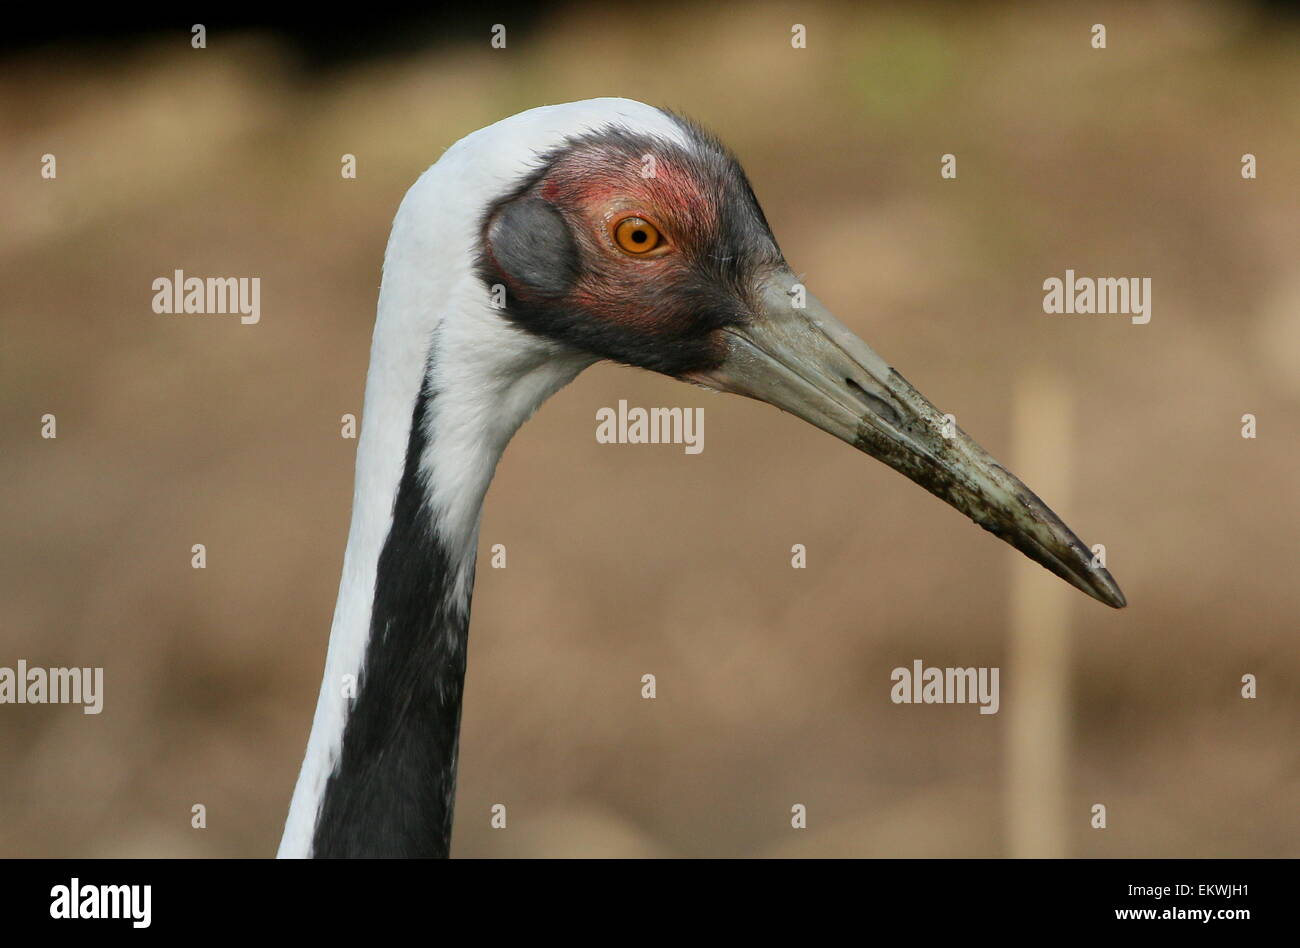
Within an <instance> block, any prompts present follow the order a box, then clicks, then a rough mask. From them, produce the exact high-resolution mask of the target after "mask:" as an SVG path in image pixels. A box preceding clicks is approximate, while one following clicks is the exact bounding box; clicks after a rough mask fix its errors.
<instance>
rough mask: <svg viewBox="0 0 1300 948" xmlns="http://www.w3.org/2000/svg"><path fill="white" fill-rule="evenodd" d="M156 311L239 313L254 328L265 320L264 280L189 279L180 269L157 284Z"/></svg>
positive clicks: (159, 279) (154, 308)
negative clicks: (263, 303)
mask: <svg viewBox="0 0 1300 948" xmlns="http://www.w3.org/2000/svg"><path fill="white" fill-rule="evenodd" d="M153 291H154V297H153V311H154V312H155V313H159V314H163V313H169V314H172V315H181V314H201V315H208V316H214V315H226V314H231V315H234V314H238V315H239V321H240V322H241V323H243V324H244V325H245V326H252V325H255V324H256V323H258V322H259V321H260V320H261V318H262V278H261V277H207V278H206V279H205V278H203V277H187V276H186V275H185V271H184V270H176V271H175V272H174V273H173V274H172V275H171V276H169V277H158V278H157V279H156V280H154V281H153Z"/></svg>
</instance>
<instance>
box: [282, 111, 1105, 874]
mask: <svg viewBox="0 0 1300 948" xmlns="http://www.w3.org/2000/svg"><path fill="white" fill-rule="evenodd" d="M796 284H797V280H796V277H795V275H794V273H793V272H792V271H791V269H790V268H789V266H788V265H787V264H786V262H785V258H784V257H783V256H782V254H781V251H780V249H779V248H778V247H777V243H776V240H775V238H774V237H773V236H772V232H771V230H770V229H769V227H768V224H767V220H766V219H765V218H764V216H763V211H762V209H761V208H760V207H759V205H758V201H757V199H756V198H755V197H754V193H753V191H752V190H751V188H750V185H749V181H748V179H747V178H746V177H745V173H744V171H743V170H742V169H741V167H740V165H739V163H738V162H737V161H736V159H735V158H734V157H733V156H732V155H731V153H730V152H729V151H727V149H726V148H724V147H723V146H722V145H721V144H720V143H719V142H718V141H717V140H715V139H714V138H712V137H710V136H709V135H708V134H706V133H705V132H703V131H701V130H700V129H699V128H698V127H696V126H695V125H693V124H691V123H690V122H688V121H686V120H685V119H682V118H680V117H678V116H676V115H674V114H672V113H669V112H666V111H662V110H660V109H656V108H652V107H650V106H647V105H644V104H642V103H639V102H634V101H631V100H628V99H614V98H606V99H591V100H587V101H583V102H573V103H569V104H566V105H555V106H547V107H543V108H537V109H532V110H530V111H527V112H523V113H520V114H519V115H515V116H512V117H511V118H507V119H505V120H503V121H500V122H497V123H496V124H494V125H490V126H488V127H486V128H483V129H480V130H479V131H477V132H474V133H473V134H471V135H468V136H466V137H465V138H463V139H461V140H460V141H459V142H457V143H456V144H455V145H453V146H452V147H451V148H449V149H447V151H446V153H445V154H444V155H443V156H442V158H441V159H439V161H438V162H437V163H436V164H435V165H433V166H432V167H431V168H429V169H428V170H427V171H426V172H425V173H424V174H423V175H421V177H420V179H419V180H418V181H416V183H415V184H414V185H413V186H412V187H411V189H410V190H409V191H408V192H407V194H406V197H405V199H404V200H403V201H402V204H401V207H400V208H399V209H398V212H397V216H396V218H395V220H394V221H393V229H392V235H391V236H390V238H389V241H388V249H387V252H386V254H385V257H384V272H383V282H382V285H381V288H380V291H379V308H378V317H377V319H376V322H375V331H374V339H373V342H372V344H371V350H370V370H369V374H368V376H367V378H366V393H365V406H364V420H363V424H362V428H361V437H360V440H359V443H358V447H357V465H356V487H355V493H354V495H353V510H352V525H351V531H350V533H349V536H348V546H347V552H346V554H345V555H344V560H343V577H342V580H341V582H340V583H339V597H338V604H337V607H336V609H335V613H334V623H333V627H332V629H331V632H330V641H329V651H328V655H327V657H326V661H325V675H324V681H323V684H322V686H321V691H320V698H319V701H318V703H317V706H316V714H315V718H314V720H313V723H312V729H311V737H310V740H309V741H308V744H307V752H306V757H305V760H304V762H303V766H302V771H301V773H300V775H299V777H298V783H297V786H296V788H295V789H294V793H293V800H292V803H291V805H290V809H289V818H288V822H287V825H286V826H285V831H284V838H283V840H282V842H281V844H280V851H279V854H280V855H281V856H319V857H330V856H446V855H448V852H449V849H450V845H451V825H452V808H453V803H454V797H455V789H456V758H457V749H458V740H459V731H460V717H461V700H462V690H463V685H464V678H465V652H466V642H467V635H468V628H469V611H470V594H471V591H472V589H473V585H474V562H475V555H476V548H477V545H478V528H479V519H480V513H481V508H482V503H483V497H484V494H485V492H486V491H487V488H488V484H489V482H490V481H491V479H492V475H493V472H494V470H495V468H496V464H497V461H498V459H499V458H500V457H501V454H502V452H503V451H504V450H505V447H506V443H507V442H508V441H509V440H510V438H511V436H512V435H514V433H515V431H516V430H517V429H518V428H519V426H520V425H521V424H522V423H523V422H524V421H525V420H526V419H527V418H528V417H529V416H530V415H531V414H532V413H533V412H534V411H535V410H536V409H537V407H538V406H539V405H541V403H542V402H543V401H545V400H546V398H547V397H548V396H550V395H552V394H553V393H555V392H556V391H558V390H559V389H560V388H561V387H563V386H564V385H565V384H567V383H568V382H569V381H571V380H572V379H573V378H574V377H575V376H576V375H577V374H578V373H579V372H581V371H582V370H583V369H584V368H586V367H587V366H589V365H591V364H593V363H595V362H597V361H598V360H601V359H608V360H611V361H614V362H620V363H623V364H626V365H630V366H637V367H640V368H643V369H650V370H652V371H655V372H660V373H663V374H664V375H669V376H672V377H674V378H677V379H682V380H684V381H689V382H694V383H697V384H699V385H703V386H706V387H708V388H711V389H716V390H720V391H724V392H734V393H738V394H741V395H747V396H749V397H750V398H755V399H758V400H760V401H764V402H768V403H770V404H772V405H775V406H777V407H778V408H781V409H784V410H785V411H788V412H790V413H792V414H794V415H797V416H799V417H800V418H802V419H804V420H805V421H807V422H810V423H811V424H813V425H816V426H817V427H818V428H821V429H822V430H823V431H826V432H828V433H830V434H833V435H835V436H836V437H837V438H840V439H842V440H843V441H846V442H848V443H849V444H851V445H853V446H854V447H855V448H858V449H859V450H861V451H863V452H865V453H867V454H870V455H871V456H873V457H875V458H878V459H880V460H881V461H884V462H885V463H886V464H888V465H889V466H890V467H892V468H894V469H895V470H897V471H900V472H901V473H903V474H905V475H906V476H907V477H909V478H910V479H912V480H913V481H915V482H916V483H917V484H919V485H921V486H922V487H924V488H925V489H926V490H928V491H930V492H931V493H933V494H935V495H936V496H938V497H939V498H940V499H942V500H944V501H946V502H947V503H949V504H951V505H952V506H953V507H956V508H957V509H958V510H960V511H961V512H962V513H964V514H965V515H966V516H968V517H969V518H971V519H972V520H974V521H975V522H976V523H977V524H979V525H980V526H981V527H983V528H984V529H986V530H988V531H990V532H992V533H994V534H996V535H997V536H999V537H1001V538H1002V539H1003V540H1005V541H1006V542H1008V543H1010V544H1012V545H1013V546H1015V547H1016V548H1017V549H1019V550H1020V551H1021V552H1023V553H1025V554H1026V555H1027V556H1029V557H1030V558H1032V559H1034V560H1036V561H1037V562H1039V563H1041V564H1042V565H1043V566H1045V567H1047V568H1048V569H1049V570H1051V571H1052V572H1053V573H1055V574H1056V575H1058V576H1060V577H1061V578H1062V579H1064V580H1066V581H1067V582H1069V583H1071V584H1073V585H1074V586H1077V587H1078V588H1079V589H1081V590H1083V591H1084V592H1085V593H1087V594H1088V595H1090V596H1092V597H1093V598H1095V599H1098V600H1100V601H1101V602H1104V603H1106V604H1107V605H1109V606H1114V607H1116V608H1118V607H1121V606H1123V605H1124V604H1125V603H1124V596H1123V594H1122V593H1121V592H1120V590H1119V587H1118V586H1117V585H1116V584H1115V581H1114V580H1113V579H1111V577H1110V574H1109V573H1107V572H1106V570H1105V569H1103V568H1097V567H1094V566H1092V565H1091V563H1092V553H1091V552H1090V551H1089V550H1088V548H1087V547H1085V546H1084V545H1083V544H1082V543H1081V542H1080V541H1079V539H1078V538H1077V537H1076V536H1075V535H1074V534H1073V533H1072V532H1071V531H1070V529H1069V528H1068V527H1066V525H1065V524H1064V523H1062V522H1061V520H1060V519H1059V518H1058V517H1057V516H1056V515H1055V514H1054V513H1052V511H1050V510H1049V509H1048V508H1047V507H1046V506H1045V505H1044V504H1043V503H1042V501H1040V500H1039V499H1038V498H1037V497H1036V496H1035V495H1034V494H1033V493H1032V492H1031V491H1030V490H1029V489H1028V488H1027V487H1025V485H1024V484H1022V483H1021V482H1020V481H1019V480H1018V479H1016V478H1015V477H1014V476H1013V475H1012V474H1010V473H1009V472H1008V471H1007V470H1006V469H1005V468H1003V467H1002V466H1001V465H999V464H998V463H997V462H996V461H994V460H993V459H992V458H991V457H990V456H989V455H988V454H986V453H985V452H984V451H983V450H982V449H981V448H980V447H979V446H978V445H977V444H976V443H975V442H974V441H972V440H971V439H970V438H968V437H967V436H966V435H965V434H964V433H963V432H962V431H961V430H960V429H952V428H949V429H948V430H945V426H944V418H943V416H942V415H941V414H940V413H939V412H938V411H936V410H935V408H934V406H932V405H931V404H930V403H929V402H928V401H926V400H925V398H923V397H922V396H921V395H920V394H919V393H918V392H917V391H916V390H915V389H914V388H912V386H911V385H910V384H908V382H907V381H906V380H905V379H904V378H903V377H902V376H901V375H899V374H898V373H897V372H896V371H894V370H893V369H892V368H890V366H889V364H888V363H886V362H885V360H884V359H882V358H881V357H880V356H878V355H877V354H876V353H875V352H874V351H872V350H871V349H870V348H869V347H868V346H867V345H866V343H864V342H862V340H860V339H859V338H858V337H857V336H855V335H854V334H853V333H852V332H851V331H849V329H848V328H846V327H845V326H844V325H843V324H842V323H840V322H839V321H838V320H836V319H835V318H834V317H833V316H832V315H831V314H830V312H828V311H827V310H826V308H825V307H823V306H822V304H821V303H820V302H819V301H818V300H817V299H816V298H815V297H813V296H812V295H811V294H806V295H805V294H804V293H803V292H802V291H801V290H800V288H798V287H797V286H796ZM799 304H802V305H799ZM348 676H352V677H351V678H349V677H348ZM349 681H351V682H353V687H352V688H351V689H349V688H348V687H347V683H348V682H349Z"/></svg>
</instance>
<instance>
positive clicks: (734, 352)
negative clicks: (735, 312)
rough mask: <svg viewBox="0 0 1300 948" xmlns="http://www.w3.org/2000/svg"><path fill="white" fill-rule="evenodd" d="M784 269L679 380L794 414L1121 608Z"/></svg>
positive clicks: (1120, 597)
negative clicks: (710, 363) (719, 353)
mask: <svg viewBox="0 0 1300 948" xmlns="http://www.w3.org/2000/svg"><path fill="white" fill-rule="evenodd" d="M795 286H796V279H795V277H794V275H793V274H792V273H790V272H789V271H788V270H782V271H778V272H776V273H774V274H773V275H772V276H770V277H769V278H768V279H767V280H765V281H764V284H763V286H762V289H761V292H760V301H761V302H760V307H759V309H760V312H758V313H755V314H754V318H753V319H752V320H751V321H750V322H749V323H747V324H744V325H741V326H733V327H730V328H728V329H726V330H725V332H726V334H727V343H728V355H727V357H726V359H725V360H724V362H723V363H722V365H721V366H719V367H718V368H717V369H714V370H711V371H708V372H703V373H693V374H691V375H688V376H686V378H687V379H689V380H690V381H693V382H697V383H699V384H701V385H704V386H706V387H708V388H713V389H717V390H720V391H725V392H733V393H735V394H738V395H746V396H748V397H750V398H756V399H758V400H759V401H764V402H768V403H769V404H772V405H775V406H776V407H777V408H780V409H783V410H785V411H788V412H790V413H791V414H793V415H797V416H798V417H800V418H802V419H803V420H804V421H807V422H808V423H810V424H813V425H816V426H817V427H818V428H820V429H822V430H823V431H825V432H828V433H829V434H833V435H835V437H837V438H839V439H841V440H843V441H846V442H848V443H849V444H851V445H853V446H854V447H855V448H857V449H858V450H860V451H864V452H866V453H867V454H870V455H871V456H872V457H874V458H877V459H879V460H881V461H884V462H885V463H886V464H888V465H889V466H890V467H892V468H893V469H894V470H896V471H899V472H900V473H902V474H905V475H906V476H907V477H909V478H911V479H912V480H913V481H915V482H916V483H917V484H920V485H921V486H922V487H924V488H925V489H926V490H928V491H929V492H930V493H932V494H934V495H935V496H936V497H938V498H940V499H941V500H943V501H945V502H946V503H949V504H951V505H952V506H953V507H956V508H957V509H958V510H960V511H961V512H962V513H964V514H965V515H966V516H967V517H969V518H970V519H971V520H973V521H975V522H976V523H977V524H979V525H980V526H981V527H983V528H984V529H985V530H988V531H989V532H990V533H993V534H994V535H996V536H998V537H1001V538H1002V539H1003V540H1005V541H1006V542H1007V543H1010V544H1011V545H1012V546H1014V547H1015V548H1016V549H1017V550H1019V551H1020V552H1022V553H1024V554H1025V555H1026V556H1028V557H1029V558H1030V559H1032V560H1034V561H1035V562H1037V563H1040V564H1041V565H1043V566H1045V567H1046V568H1047V569H1049V570H1051V571H1052V572H1053V573H1055V574H1056V575H1057V576H1059V577H1061V578H1062V579H1064V580H1065V581H1066V582H1067V583H1070V584H1071V585H1073V586H1076V587H1077V588H1079V589H1081V590H1083V591H1084V592H1085V593H1087V594H1088V595H1089V596H1092V597H1093V598H1094V599H1098V600H1100V601H1101V602H1104V603H1105V604H1106V605H1108V606H1113V607H1114V608H1116V609H1119V608H1122V607H1123V606H1124V605H1125V604H1126V601H1125V599H1124V594H1123V593H1122V592H1120V589H1119V586H1118V585H1117V584H1116V583H1115V580H1114V579H1112V578H1111V576H1110V573H1108V572H1107V571H1106V570H1105V568H1103V567H1099V566H1093V565H1092V561H1093V556H1092V552H1091V551H1090V550H1089V549H1088V548H1087V547H1086V546H1084V545H1083V543H1082V542H1081V541H1080V540H1079V538H1078V537H1077V536H1075V535H1074V533H1073V532H1072V531H1071V530H1070V528H1069V527H1067V526H1066V525H1065V524H1064V523H1063V522H1062V521H1061V518H1060V517H1058V516H1056V514H1054V513H1052V511H1051V510H1049V509H1048V507H1047V505H1046V504H1044V503H1043V502H1042V501H1041V500H1039V499H1038V497H1037V496H1036V495H1035V494H1034V493H1033V491H1031V490H1030V489H1029V488H1028V487H1026V486H1025V485H1024V484H1023V483H1021V481H1020V480H1019V479H1018V478H1017V477H1016V476H1015V475H1014V474H1012V473H1011V472H1010V471H1008V470H1007V469H1006V468H1004V467H1003V466H1002V465H1000V464H999V463H998V462H997V461H995V460H994V459H993V458H992V457H990V456H989V454H988V453H987V452H986V451H985V450H984V449H983V448H981V447H980V446H979V445H978V444H976V443H975V442H974V441H972V440H971V439H970V438H969V437H967V435H966V433H965V432H963V431H962V430H961V429H960V428H958V427H957V426H956V425H955V424H952V423H951V418H948V419H945V417H944V416H943V415H942V414H941V413H940V412H939V411H938V410H936V409H935V407H934V406H933V405H931V404H930V403H929V402H928V401H927V400H926V399H925V398H924V397H923V396H922V395H921V393H920V392H918V391H917V390H916V389H914V388H913V387H912V386H911V385H910V384H909V383H908V382H907V380H906V379H904V378H903V377H902V376H901V375H899V374H898V373H897V372H896V371H894V369H892V368H890V366H889V365H888V364H886V362H885V361H884V359H882V358H881V357H880V356H878V355H877V354H876V353H875V352H874V351H872V349H871V347H870V346H868V345H867V344H866V343H865V342H863V341H862V340H861V339H859V338H858V337H857V336H855V335H854V334H853V333H852V332H850V331H849V329H848V328H847V327H846V326H845V325H844V324H843V323H841V322H840V321H839V320H837V319H836V318H835V317H834V316H832V315H831V314H830V312H829V311H828V310H827V309H826V307H824V306H823V305H822V304H821V303H820V302H819V301H818V300H817V299H816V298H815V297H813V296H812V295H811V294H804V297H803V300H802V302H803V303H804V305H803V306H802V307H799V306H797V304H798V303H799V302H801V300H800V297H799V295H797V293H796V291H795V289H793V288H794V287H795Z"/></svg>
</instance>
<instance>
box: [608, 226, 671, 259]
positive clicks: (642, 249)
mask: <svg viewBox="0 0 1300 948" xmlns="http://www.w3.org/2000/svg"><path fill="white" fill-rule="evenodd" d="M614 240H615V242H616V243H617V244H618V245H619V246H620V247H622V248H623V249H624V250H626V251H627V252H628V253H633V254H642V253H649V252H650V251H651V250H654V249H655V248H656V247H658V246H659V243H660V237H659V231H658V230H657V229H656V228H655V225H654V224H651V223H650V222H649V221H647V220H644V219H643V218H640V217H625V218H623V219H622V220H621V221H619V222H618V224H617V225H616V226H615V227H614Z"/></svg>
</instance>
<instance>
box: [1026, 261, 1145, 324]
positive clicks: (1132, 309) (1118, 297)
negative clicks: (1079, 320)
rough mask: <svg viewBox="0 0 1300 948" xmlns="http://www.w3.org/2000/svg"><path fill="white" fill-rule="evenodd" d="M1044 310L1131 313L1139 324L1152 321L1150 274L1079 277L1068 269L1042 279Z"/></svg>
mask: <svg viewBox="0 0 1300 948" xmlns="http://www.w3.org/2000/svg"><path fill="white" fill-rule="evenodd" d="M1043 289H1044V290H1045V291H1046V292H1045V293H1044V295H1043V312H1044V313H1048V314H1072V313H1081V314H1084V315H1093V316H1132V317H1133V322H1134V323H1135V324H1137V325H1144V324H1146V323H1149V322H1151V278H1150V277H1142V278H1141V279H1139V278H1138V277H1096V278H1095V279H1094V278H1093V277H1076V276H1075V275H1074V271H1073V270H1066V271H1065V279H1064V280H1062V279H1061V278H1060V277H1048V278H1047V279H1046V280H1044V281H1043Z"/></svg>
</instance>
